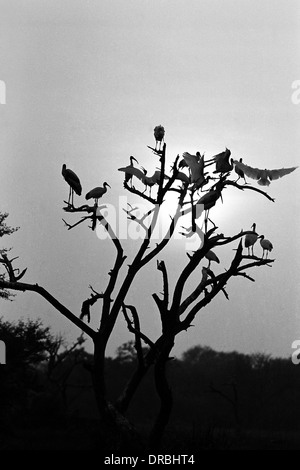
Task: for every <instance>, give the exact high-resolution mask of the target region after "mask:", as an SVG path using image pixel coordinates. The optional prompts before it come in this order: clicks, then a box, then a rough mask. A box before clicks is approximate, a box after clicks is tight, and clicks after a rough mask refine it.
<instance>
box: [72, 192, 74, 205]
mask: <svg viewBox="0 0 300 470" xmlns="http://www.w3.org/2000/svg"><path fill="white" fill-rule="evenodd" d="M71 193H72V206H74V189H72V191H71Z"/></svg>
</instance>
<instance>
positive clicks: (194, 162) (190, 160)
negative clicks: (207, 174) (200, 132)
mask: <svg viewBox="0 0 300 470" xmlns="http://www.w3.org/2000/svg"><path fill="white" fill-rule="evenodd" d="M182 156H183V158H184V161H185V163H186V164H187V165H188V166H189V168H190V169H191V171H196V170H198V167H199V163H198V157H197V156H196V155H191V154H190V153H188V152H184V153H183V154H182Z"/></svg>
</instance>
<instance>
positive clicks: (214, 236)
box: [0, 143, 274, 450]
mask: <svg viewBox="0 0 300 470" xmlns="http://www.w3.org/2000/svg"><path fill="white" fill-rule="evenodd" d="M148 148H149V149H150V150H151V151H152V152H153V154H154V157H159V162H160V169H159V171H160V180H159V184H158V185H157V191H156V195H155V196H152V197H150V196H148V195H146V194H145V193H144V192H142V191H141V190H139V189H136V188H135V187H134V184H133V183H132V185H129V184H128V181H127V180H126V178H125V181H124V188H125V189H126V191H128V192H130V193H132V194H134V195H136V196H137V197H138V198H139V199H141V200H145V201H147V202H148V203H149V204H150V205H151V208H150V209H149V210H146V211H145V213H144V215H143V216H142V217H138V216H137V215H136V212H135V211H136V209H135V208H134V207H132V206H130V207H128V208H127V209H125V210H126V214H127V217H128V220H130V221H131V222H134V223H135V224H137V225H138V226H139V227H140V229H141V230H143V231H144V233H145V235H144V238H143V239H142V242H141V244H140V246H139V247H138V249H137V252H136V254H135V256H134V258H133V260H132V262H131V264H130V265H129V266H128V268H127V271H126V267H124V261H125V260H126V254H125V253H124V248H123V246H122V243H121V240H120V239H119V238H118V235H117V234H116V233H115V231H114V230H113V228H112V226H111V225H110V223H109V222H108V220H107V218H106V217H105V216H104V214H103V208H104V207H105V206H99V207H97V204H95V205H93V206H89V205H88V204H83V205H81V206H74V204H73V203H70V201H65V202H66V206H65V207H64V211H65V212H67V213H68V214H69V215H71V214H83V216H82V217H81V219H79V220H78V221H77V222H75V223H73V224H70V223H68V222H66V221H65V220H64V223H65V225H66V227H67V229H68V230H71V229H74V228H75V227H77V226H78V225H79V224H82V223H84V222H86V221H88V222H89V221H91V226H90V228H91V229H92V230H95V228H96V226H97V224H101V225H102V226H103V228H104V230H105V231H106V232H107V233H108V235H109V237H110V239H111V242H112V243H113V245H114V247H115V249H116V257H115V261H114V265H113V266H112V269H111V270H110V271H109V273H108V281H107V285H106V287H105V289H104V290H103V292H101V293H98V292H96V291H95V290H94V289H93V288H92V287H91V286H90V288H91V290H92V292H91V295H90V297H88V298H87V299H84V300H83V301H82V306H81V314H80V315H78V314H75V313H74V312H71V311H70V310H69V309H68V308H67V307H66V306H64V305H62V304H61V303H60V302H59V300H58V299H56V298H55V297H54V296H53V295H51V294H50V293H49V292H48V291H47V290H46V289H45V288H44V287H42V286H40V285H39V284H37V283H34V284H29V283H24V282H20V280H21V278H22V277H23V276H24V275H25V270H23V271H22V272H21V274H19V275H17V276H16V274H15V273H16V269H15V268H14V267H13V262H14V260H15V258H13V259H9V258H8V257H7V256H5V253H4V254H3V253H2V256H1V258H0V263H1V264H2V266H3V267H4V268H5V271H6V272H5V274H3V275H2V276H1V277H0V288H3V289H7V290H8V291H31V292H35V293H37V294H39V295H40V296H42V297H43V298H44V299H45V300H46V301H47V302H49V303H50V304H51V305H52V306H53V307H54V308H55V309H56V310H58V311H59V312H60V313H61V314H62V315H64V316H65V317H66V318H68V320H70V322H72V323H73V324H74V325H76V326H77V327H78V328H79V329H80V330H81V331H83V332H84V333H85V334H86V335H87V336H89V337H90V338H91V339H92V341H93V344H94V363H93V368H92V376H93V386H94V392H95V397H96V400H97V404H98V409H99V415H100V417H101V420H102V423H103V424H104V425H105V426H106V427H107V429H108V430H109V431H110V433H111V436H113V439H114V440H115V442H114V449H116V450H120V449H121V448H122V445H123V444H124V442H126V445H127V446H128V445H129V441H128V440H130V439H131V437H132V439H131V441H130V445H132V446H134V445H135V444H136V445H139V444H138V443H137V442H138V440H137V435H136V432H135V430H134V427H133V426H132V425H131V423H129V421H128V420H127V419H126V418H125V413H126V411H127V409H128V406H129V404H130V403H131V401H132V399H133V397H134V395H135V392H136V390H137V388H138V386H139V385H140V383H141V381H142V379H143V377H144V376H145V374H146V373H147V372H148V370H149V369H150V367H151V366H153V367H154V378H155V386H156V390H157V394H158V396H159V398H160V408H159V410H158V414H157V417H156V419H155V422H154V425H153V429H152V432H151V434H150V439H149V446H150V448H151V449H158V448H159V447H160V444H161V441H162V437H163V434H164V431H165V428H166V425H167V423H168V422H169V418H170V415H171V411H172V405H173V397H172V391H171V388H170V386H169V384H168V379H167V364H168V361H169V359H170V353H171V351H172V349H173V346H174V344H175V341H176V336H177V335H178V334H179V333H180V332H182V331H184V330H188V329H189V328H190V327H191V326H192V323H193V321H194V320H195V317H196V315H197V313H198V312H199V311H201V310H202V309H204V308H205V307H206V306H207V305H208V304H209V303H210V302H211V301H212V300H213V299H214V298H215V297H216V296H217V295H218V294H219V293H223V294H224V296H225V298H226V299H228V294H227V291H226V286H227V284H228V282H229V281H230V280H232V279H234V278H236V277H243V278H245V279H248V280H250V281H254V279H253V278H252V277H251V276H250V275H249V274H248V271H249V270H251V269H252V268H254V267H258V266H268V267H270V266H271V264H272V263H273V262H274V259H261V258H258V257H256V256H250V255H247V254H244V252H243V244H242V239H243V237H245V236H246V235H247V234H251V233H252V232H251V231H249V230H246V231H244V230H241V231H240V232H239V233H236V234H234V235H227V236H226V235H224V234H223V233H219V232H218V231H217V230H218V227H216V225H215V224H214V223H212V225H213V226H212V228H210V229H208V223H209V222H212V221H211V220H210V219H208V213H205V218H204V224H205V233H203V232H202V231H201V230H200V227H199V226H198V224H197V221H198V219H199V217H200V215H201V213H202V212H203V210H205V211H206V210H209V209H210V211H211V212H212V213H213V211H214V207H215V205H217V204H220V203H221V201H222V192H223V191H224V189H225V188H226V187H233V188H235V189H236V190H238V193H239V194H242V193H244V192H245V191H246V192H247V191H254V192H256V193H258V194H259V195H261V196H263V197H266V198H267V199H269V200H270V201H273V202H274V199H273V198H272V197H270V196H269V195H268V194H267V193H266V192H264V191H262V190H261V189H258V188H256V187H252V186H251V185H250V184H247V185H245V184H244V185H240V184H238V183H237V182H236V181H235V180H234V179H230V177H231V171H232V170H230V171H228V172H227V173H225V174H224V173H221V174H220V175H218V176H216V175H215V174H212V176H211V178H210V179H209V181H210V184H209V185H208V187H207V189H206V190H204V189H203V188H201V190H202V191H205V194H207V195H212V194H213V195H216V197H215V198H214V199H213V204H212V205H211V206H210V207H209V208H208V206H205V204H204V203H203V204H202V203H201V198H200V199H198V198H199V196H198V198H197V197H196V198H195V197H194V195H195V193H196V191H195V187H194V184H193V183H192V182H186V181H181V182H179V180H178V179H176V178H177V176H178V172H179V168H178V161H179V158H180V156H179V155H178V156H177V157H176V159H175V161H174V163H173V165H172V167H171V174H170V175H167V174H166V170H165V168H166V143H164V144H163V148H162V150H161V149H160V150H157V149H156V147H155V148H153V147H151V146H148ZM139 160H140V159H139ZM234 176H235V175H233V177H234ZM166 177H167V178H166ZM133 178H134V175H133ZM178 184H180V185H181V186H180V187H178ZM206 184H208V179H207V183H206ZM171 192H172V193H174V192H175V194H176V195H177V198H178V200H177V207H176V211H175V212H174V214H173V215H172V216H171V217H170V220H169V224H168V228H167V230H166V232H165V236H163V237H161V239H160V240H159V241H158V242H157V243H156V244H155V246H153V244H151V242H153V233H154V230H155V227H156V225H157V223H158V218H159V215H160V211H161V208H162V206H163V204H164V201H165V197H166V195H167V193H171ZM240 192H241V193H240ZM197 200H198V203H199V201H200V204H202V206H203V207H202V211H201V210H200V212H199V210H196V209H199V207H197ZM202 201H203V196H202ZM198 205H199V204H198ZM200 209H201V207H200ZM184 214H190V217H191V219H190V224H191V227H192V228H191V229H187V234H186V236H187V237H189V236H190V235H191V234H192V235H193V234H198V235H199V234H201V236H202V240H201V242H202V243H201V245H200V247H199V248H198V249H196V250H195V251H194V252H192V254H190V253H188V252H186V255H187V258H188V259H187V262H186V264H185V266H184V267H183V269H182V272H181V273H180V275H179V276H178V278H177V280H176V282H175V286H173V287H174V288H172V292H173V293H172V294H171V289H170V286H169V276H168V267H167V263H166V262H165V261H164V260H158V256H161V255H162V253H163V250H164V248H165V247H166V246H167V244H168V243H169V241H170V239H171V238H172V236H173V235H174V231H175V229H176V228H177V226H178V222H179V220H180V219H181V217H182V216H183V215H184ZM251 219H252V217H251ZM251 221H252V220H251ZM249 225H250V224H249ZM99 243H100V242H99ZM101 243H104V242H101ZM226 245H231V246H232V245H233V246H234V248H235V254H234V256H233V259H232V261H231V263H230V264H229V265H228V266H226V267H225V269H224V270H223V271H221V272H219V273H218V274H215V273H214V272H213V271H212V270H211V269H210V267H206V266H202V268H201V262H202V261H203V262H205V264H207V259H206V256H207V254H208V253H209V252H210V251H211V250H213V249H215V248H218V247H224V246H226ZM218 255H219V252H218ZM219 258H220V265H218V266H220V268H218V269H221V266H222V257H221V255H219ZM154 259H156V260H157V269H158V271H159V272H160V273H161V275H162V281H163V291H162V296H161V295H159V294H157V293H154V294H153V299H154V301H155V303H156V306H157V309H158V312H159V317H160V321H161V332H160V333H159V335H158V337H157V338H155V339H151V338H150V337H149V336H148V335H147V334H146V333H145V332H144V331H142V329H141V326H140V322H139V314H138V312H137V308H136V306H134V305H129V304H128V303H127V302H126V298H127V295H128V294H129V292H130V288H131V286H132V284H133V281H134V280H135V278H136V277H137V276H138V275H139V273H140V272H141V271H142V269H143V268H144V267H145V266H146V265H148V264H149V263H150V262H151V261H152V260H154ZM199 267H200V269H199V279H200V281H199V282H198V283H197V284H196V285H193V287H192V288H191V292H190V293H189V294H188V295H186V294H185V288H186V287H188V285H187V284H188V281H189V280H190V277H191V275H192V274H193V273H194V272H195V270H196V269H197V268H199ZM223 268H224V267H223ZM124 271H125V272H124ZM117 281H120V285H118V287H116V286H117ZM189 286H190V284H189ZM99 300H101V301H102V308H101V314H100V318H99V327H98V329H93V328H91V327H90V326H89V325H87V324H86V323H85V319H87V320H88V321H89V319H90V316H91V307H92V306H93V305H95V304H96V303H97V302H98V301H99ZM120 312H122V313H123V316H124V318H125V320H126V322H127V326H128V330H129V331H130V332H131V333H132V334H133V335H134V337H135V347H136V351H137V359H138V365H137V369H136V370H135V372H134V374H133V376H132V377H131V378H130V380H129V381H128V383H127V384H126V386H125V388H124V389H123V390H122V391H121V392H120V395H119V398H118V400H117V401H116V402H115V403H114V404H112V403H111V401H110V399H109V397H108V394H107V390H106V375H105V353H106V347H107V343H108V340H109V338H110V337H111V334H112V332H113V330H114V328H115V325H116V322H117V320H118V318H119V314H120ZM142 342H144V343H146V344H147V346H148V347H149V349H148V351H147V352H145V351H143V348H142ZM124 445H125V444H124Z"/></svg>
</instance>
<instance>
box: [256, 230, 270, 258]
mask: <svg viewBox="0 0 300 470" xmlns="http://www.w3.org/2000/svg"><path fill="white" fill-rule="evenodd" d="M258 238H261V240H260V245H261V247H262V249H263V255H262V257H264V254H265V252H266V258H268V251H270V252H271V251H272V250H273V245H272V243H271V242H270V240H266V239H265V237H264V235H260V237H258Z"/></svg>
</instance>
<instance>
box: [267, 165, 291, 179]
mask: <svg viewBox="0 0 300 470" xmlns="http://www.w3.org/2000/svg"><path fill="white" fill-rule="evenodd" d="M296 168H298V167H297V166H293V167H292V168H280V169H279V170H267V174H268V177H269V178H270V180H271V181H272V180H278V178H282V176H285V175H288V174H289V173H292V171H294V170H296Z"/></svg>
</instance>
